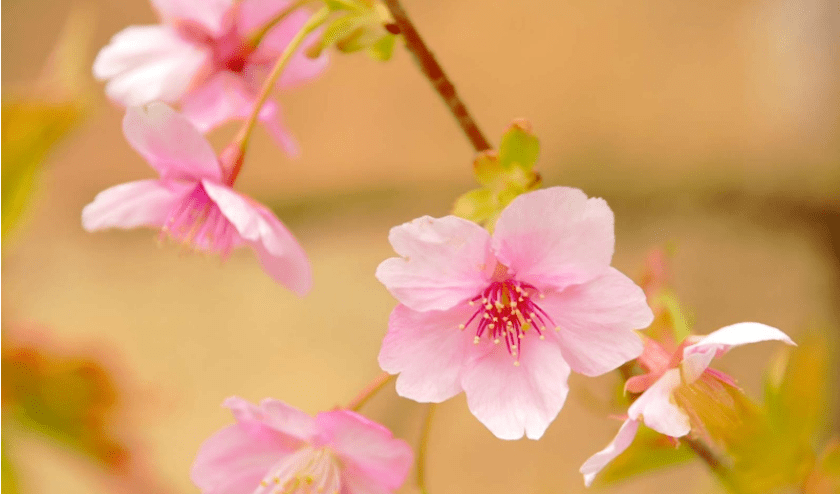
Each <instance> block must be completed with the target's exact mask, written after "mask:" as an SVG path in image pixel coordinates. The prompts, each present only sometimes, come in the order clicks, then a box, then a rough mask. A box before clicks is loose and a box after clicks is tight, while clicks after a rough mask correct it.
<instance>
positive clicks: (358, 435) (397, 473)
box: [315, 410, 414, 490]
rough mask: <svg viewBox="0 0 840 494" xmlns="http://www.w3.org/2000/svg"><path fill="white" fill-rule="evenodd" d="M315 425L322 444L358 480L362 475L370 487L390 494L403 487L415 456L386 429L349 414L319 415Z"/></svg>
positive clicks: (337, 411) (359, 416)
mask: <svg viewBox="0 0 840 494" xmlns="http://www.w3.org/2000/svg"><path fill="white" fill-rule="evenodd" d="M315 423H316V424H317V427H318V433H319V434H318V441H319V443H318V444H320V445H326V446H328V447H329V448H330V449H331V450H333V451H335V452H336V454H337V455H338V456H339V457H340V458H341V460H342V464H343V465H345V467H348V466H352V467H353V469H354V472H353V473H354V474H355V475H354V476H358V475H362V476H364V477H366V480H367V481H366V482H365V483H366V484H369V485H370V484H373V485H377V484H378V485H381V486H382V487H384V488H386V489H387V490H394V489H397V488H398V487H399V486H401V485H402V484H403V482H404V481H405V478H406V476H407V475H408V471H409V470H410V469H411V464H412V462H413V456H414V455H413V453H412V450H411V447H410V446H409V445H408V444H406V442H405V441H403V440H401V439H396V438H394V435H393V434H392V433H391V431H390V430H388V429H387V428H386V427H384V426H382V425H380V424H377V423H376V422H373V421H370V420H368V419H366V418H365V417H362V416H361V415H359V414H357V413H355V412H351V411H348V410H336V411H332V412H322V413H319V414H318V416H317V417H315ZM342 477H346V476H345V475H342ZM357 480H359V479H357Z"/></svg>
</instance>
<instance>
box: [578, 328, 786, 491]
mask: <svg viewBox="0 0 840 494" xmlns="http://www.w3.org/2000/svg"><path fill="white" fill-rule="evenodd" d="M686 340H687V341H685V342H683V344H682V345H680V347H679V348H678V349H677V351H676V352H674V353H673V354H669V353H668V352H666V351H665V350H664V349H662V348H661V347H660V346H658V345H657V344H656V343H654V342H653V341H648V342H647V344H646V346H645V352H644V355H643V357H642V358H640V359H639V362H640V364H642V365H643V366H644V367H645V368H646V369H647V370H648V371H649V372H648V373H647V374H644V375H640V376H634V377H632V378H630V379H629V380H628V381H627V385H626V389H627V390H628V391H631V392H635V393H642V394H641V395H640V396H639V397H638V398H637V399H636V401H634V402H633V404H632V405H630V409H629V410H628V411H627V415H628V418H627V420H625V421H624V423H623V424H622V425H621V428H620V429H619V430H618V434H617V435H616V436H615V439H613V441H612V442H611V443H610V444H609V445H608V446H607V447H606V448H604V449H603V450H601V451H599V452H598V453H595V454H594V455H592V456H591V457H590V458H589V459H588V460H586V462H585V463H584V464H583V466H581V467H580V473H582V474H583V479H584V482H585V483H586V485H587V486H589V485H591V484H592V481H593V480H595V476H596V475H597V474H598V472H600V471H601V470H602V469H603V468H604V467H605V466H606V465H607V464H608V463H609V462H611V461H612V460H613V459H614V458H615V457H617V456H618V455H620V454H621V453H622V452H623V451H624V450H626V449H627V448H628V447H629V446H630V444H631V443H632V442H633V438H635V437H636V432H637V431H638V429H639V423H640V422H642V421H643V422H644V423H645V425H646V426H648V427H650V428H651V429H653V430H655V431H656V432H659V433H660V434H665V435H667V436H670V437H674V438H676V437H682V436H685V435H686V434H688V433H689V432H691V430H692V426H691V423H692V422H691V418H690V415H689V413H687V410H685V409H684V408H683V407H682V406H681V403H680V400H677V399H675V392H677V391H678V390H679V389H681V388H682V387H683V386H691V384H692V383H694V382H696V381H698V380H700V381H709V382H711V383H714V382H719V383H723V384H726V385H731V386H734V381H733V380H732V378H730V377H729V376H727V375H726V374H724V373H722V372H720V371H717V370H715V369H711V368H709V364H710V363H711V361H712V359H713V358H715V357H719V356H720V355H723V354H724V353H726V352H728V351H729V350H730V349H731V348H733V347H736V346H740V345H745V344H747V343H756V342H759V341H770V340H776V341H782V342H784V343H787V344H788V345H795V343H794V342H793V341H792V340H791V339H790V338H789V337H788V336H787V335H786V334H785V333H783V332H782V331H780V330H778V329H776V328H774V327H771V326H767V325H764V324H760V323H757V322H742V323H738V324H733V325H731V326H725V327H723V328H721V329H718V330H717V331H714V332H712V333H710V334H708V335H706V336H689V337H688V338H686Z"/></svg>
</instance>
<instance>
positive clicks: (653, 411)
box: [627, 369, 691, 437]
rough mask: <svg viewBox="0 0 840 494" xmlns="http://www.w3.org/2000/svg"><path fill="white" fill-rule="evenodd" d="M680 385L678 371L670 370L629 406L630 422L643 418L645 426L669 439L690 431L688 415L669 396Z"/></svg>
mask: <svg viewBox="0 0 840 494" xmlns="http://www.w3.org/2000/svg"><path fill="white" fill-rule="evenodd" d="M680 384H682V381H681V379H680V371H679V370H677V369H671V370H669V371H667V372H665V374H663V375H662V377H661V378H659V380H658V381H656V382H655V383H654V384H653V386H651V387H649V388H648V389H647V391H645V392H644V393H642V395H641V396H639V397H638V398H637V399H636V401H634V402H633V404H632V405H630V409H629V410H628V411H627V415H629V416H630V419H632V420H639V417H643V418H644V422H645V425H647V426H648V427H650V428H651V429H653V430H655V431H656V432H659V433H660V434H665V435H668V436H671V437H682V436H684V435H686V434H688V433H689V431H691V425H690V424H689V420H688V415H686V413H685V412H684V411H683V410H682V409H681V408H680V407H678V406H677V405H676V404H675V403H674V402H673V400H672V399H671V395H672V394H673V392H674V390H675V389H676V388H677V387H678V386H680Z"/></svg>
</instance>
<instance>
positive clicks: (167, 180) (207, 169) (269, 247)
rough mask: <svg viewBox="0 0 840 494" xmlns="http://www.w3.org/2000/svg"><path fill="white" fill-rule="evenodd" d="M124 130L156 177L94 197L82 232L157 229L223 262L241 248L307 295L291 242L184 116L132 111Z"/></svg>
mask: <svg viewBox="0 0 840 494" xmlns="http://www.w3.org/2000/svg"><path fill="white" fill-rule="evenodd" d="M123 133H124V134H125V137H126V139H127V140H128V142H129V144H131V146H132V147H133V148H134V149H135V150H137V152H138V153H140V154H141V155H142V156H143V157H144V158H145V159H146V161H148V162H149V165H151V167H152V168H154V169H155V170H156V171H157V172H158V173H159V174H160V178H159V179H157V180H140V181H137V182H128V183H125V184H120V185H117V186H115V187H111V188H110V189H106V190H104V191H102V192H100V193H99V194H98V195H97V196H96V198H95V199H94V200H93V202H92V203H90V204H88V205H87V206H85V208H84V210H82V226H83V227H84V228H85V230H87V231H94V230H101V229H103V228H112V227H116V228H134V227H137V226H154V227H160V228H161V233H160V234H161V237H162V238H164V237H165V236H167V235H168V236H169V237H171V238H172V239H173V240H175V241H176V242H179V243H183V244H185V245H187V246H189V247H191V248H193V249H195V250H202V251H207V252H213V253H217V254H220V255H221V256H222V257H225V256H227V255H228V254H229V253H230V252H231V250H233V249H234V248H235V247H238V246H240V245H242V244H248V245H250V246H251V248H253V249H254V251H255V252H256V254H257V257H258V258H259V260H260V262H261V264H262V266H263V268H264V269H265V271H266V273H268V275H269V276H271V277H272V278H273V279H274V280H275V281H277V282H278V283H282V284H283V285H285V286H286V287H288V288H289V289H290V290H292V291H294V292H295V293H297V294H298V295H301V296H302V295H305V294H306V293H307V292H308V291H309V289H310V288H311V286H312V274H311V268H310V266H309V260H308V259H307V257H306V253H305V252H304V251H303V249H302V248H301V246H300V245H299V244H298V242H297V240H295V238H294V236H292V234H291V233H290V232H289V230H288V229H287V228H286V227H285V225H283V223H281V222H280V220H278V219H277V217H276V216H274V213H272V212H271V211H270V210H269V209H268V208H266V207H265V206H263V205H261V204H259V203H257V202H255V201H254V200H252V199H250V198H249V197H246V196H244V195H241V194H239V193H238V192H236V191H234V190H233V189H232V188H231V186H232V179H233V177H232V176H231V172H229V171H225V170H224V169H223V167H222V166H221V164H220V162H219V159H218V158H217V157H216V154H215V152H214V151H213V148H212V147H211V146H210V143H208V142H207V140H206V139H205V138H204V136H202V135H201V133H200V132H199V131H198V130H196V128H195V127H194V126H193V125H192V124H191V123H190V122H189V121H188V120H187V119H186V118H184V117H183V116H181V115H180V114H178V113H176V112H175V111H174V110H172V109H171V108H169V107H168V106H166V105H165V104H163V103H152V104H150V105H148V106H147V107H145V108H140V107H131V108H129V109H128V111H127V112H126V114H125V118H124V119H123Z"/></svg>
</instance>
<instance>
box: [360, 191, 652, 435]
mask: <svg viewBox="0 0 840 494" xmlns="http://www.w3.org/2000/svg"><path fill="white" fill-rule="evenodd" d="M613 221H614V220H613V213H612V211H611V210H610V208H609V206H607V203H606V202H605V201H604V200H603V199H595V198H592V199H589V198H587V197H586V194H584V193H583V192H582V191H580V190H578V189H572V188H567V187H553V188H549V189H545V190H540V191H535V192H530V193H528V194H524V195H521V196H519V197H518V198H516V199H515V200H514V201H513V202H511V203H510V205H509V206H508V207H507V208H506V209H505V210H504V211H503V212H502V214H501V216H500V217H499V220H498V222H497V223H496V229H495V233H494V234H493V236H492V237H491V235H490V234H489V233H488V232H487V231H486V230H484V229H483V228H481V227H480V226H478V225H477V224H475V223H472V222H470V221H467V220H464V219H461V218H457V217H455V216H447V217H444V218H439V219H435V218H431V217H428V216H426V217H423V218H418V219H416V220H414V221H412V222H411V223H406V224H404V225H401V226H397V227H395V228H393V229H391V233H390V237H389V239H390V241H391V245H392V246H393V247H394V250H395V251H396V252H397V254H399V255H400V256H402V257H395V258H391V259H388V260H386V261H384V262H383V263H382V264H380V265H379V268H378V269H377V271H376V277H377V278H378V279H379V281H381V282H382V283H383V284H385V286H386V287H387V288H388V290H389V291H390V292H391V294H392V295H394V297H396V298H397V300H398V301H399V302H400V305H398V306H397V307H396V308H395V309H394V311H393V312H392V313H391V318H390V321H389V324H388V334H387V335H386V336H385V340H384V342H383V344H382V349H381V351H380V353H379V364H380V366H381V367H382V368H383V369H384V370H386V371H387V372H390V373H392V374H396V373H399V374H400V376H399V378H398V379H397V392H398V393H399V394H400V395H401V396H404V397H407V398H411V399H413V400H416V401H420V402H441V401H444V400H446V399H449V398H451V397H452V396H454V395H456V394H458V393H460V392H461V391H464V392H466V395H467V403H468V405H469V407H470V410H471V411H472V413H473V414H474V415H475V416H476V417H477V418H478V419H479V420H480V421H481V422H482V423H483V424H484V425H485V426H487V428H489V429H490V431H491V432H493V434H495V435H496V436H498V437H500V438H502V439H518V438H520V437H522V436H523V434H524V435H527V436H528V437H529V438H531V439H538V438H540V437H541V436H542V435H543V433H544V432H545V429H546V428H547V427H548V425H549V423H551V421H552V420H554V417H556V416H557V413H558V412H559V411H560V409H561V408H562V407H563V403H564V401H565V399H566V394H567V393H568V384H567V380H568V377H569V372H570V370H574V371H576V372H579V373H581V374H585V375H588V376H596V375H600V374H603V373H605V372H608V371H610V370H613V369H615V368H616V367H618V366H620V365H621V364H623V363H624V362H627V361H628V360H630V359H633V358H635V357H637V356H638V355H639V354H640V353H641V351H642V342H641V339H640V338H639V336H638V335H637V334H636V333H635V332H634V331H633V330H634V329H640V328H645V327H647V326H648V325H649V324H650V323H651V321H652V320H653V314H652V313H651V310H650V308H648V306H647V303H646V301H645V295H644V293H643V292H642V290H641V289H640V288H639V287H638V286H636V285H635V284H634V283H633V282H632V281H631V280H630V279H629V278H627V277H626V276H624V275H623V274H621V273H620V272H619V271H618V270H616V269H614V268H612V267H610V261H611V259H612V255H613V245H614V242H615V238H614V232H613ZM526 335H527V337H526Z"/></svg>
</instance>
